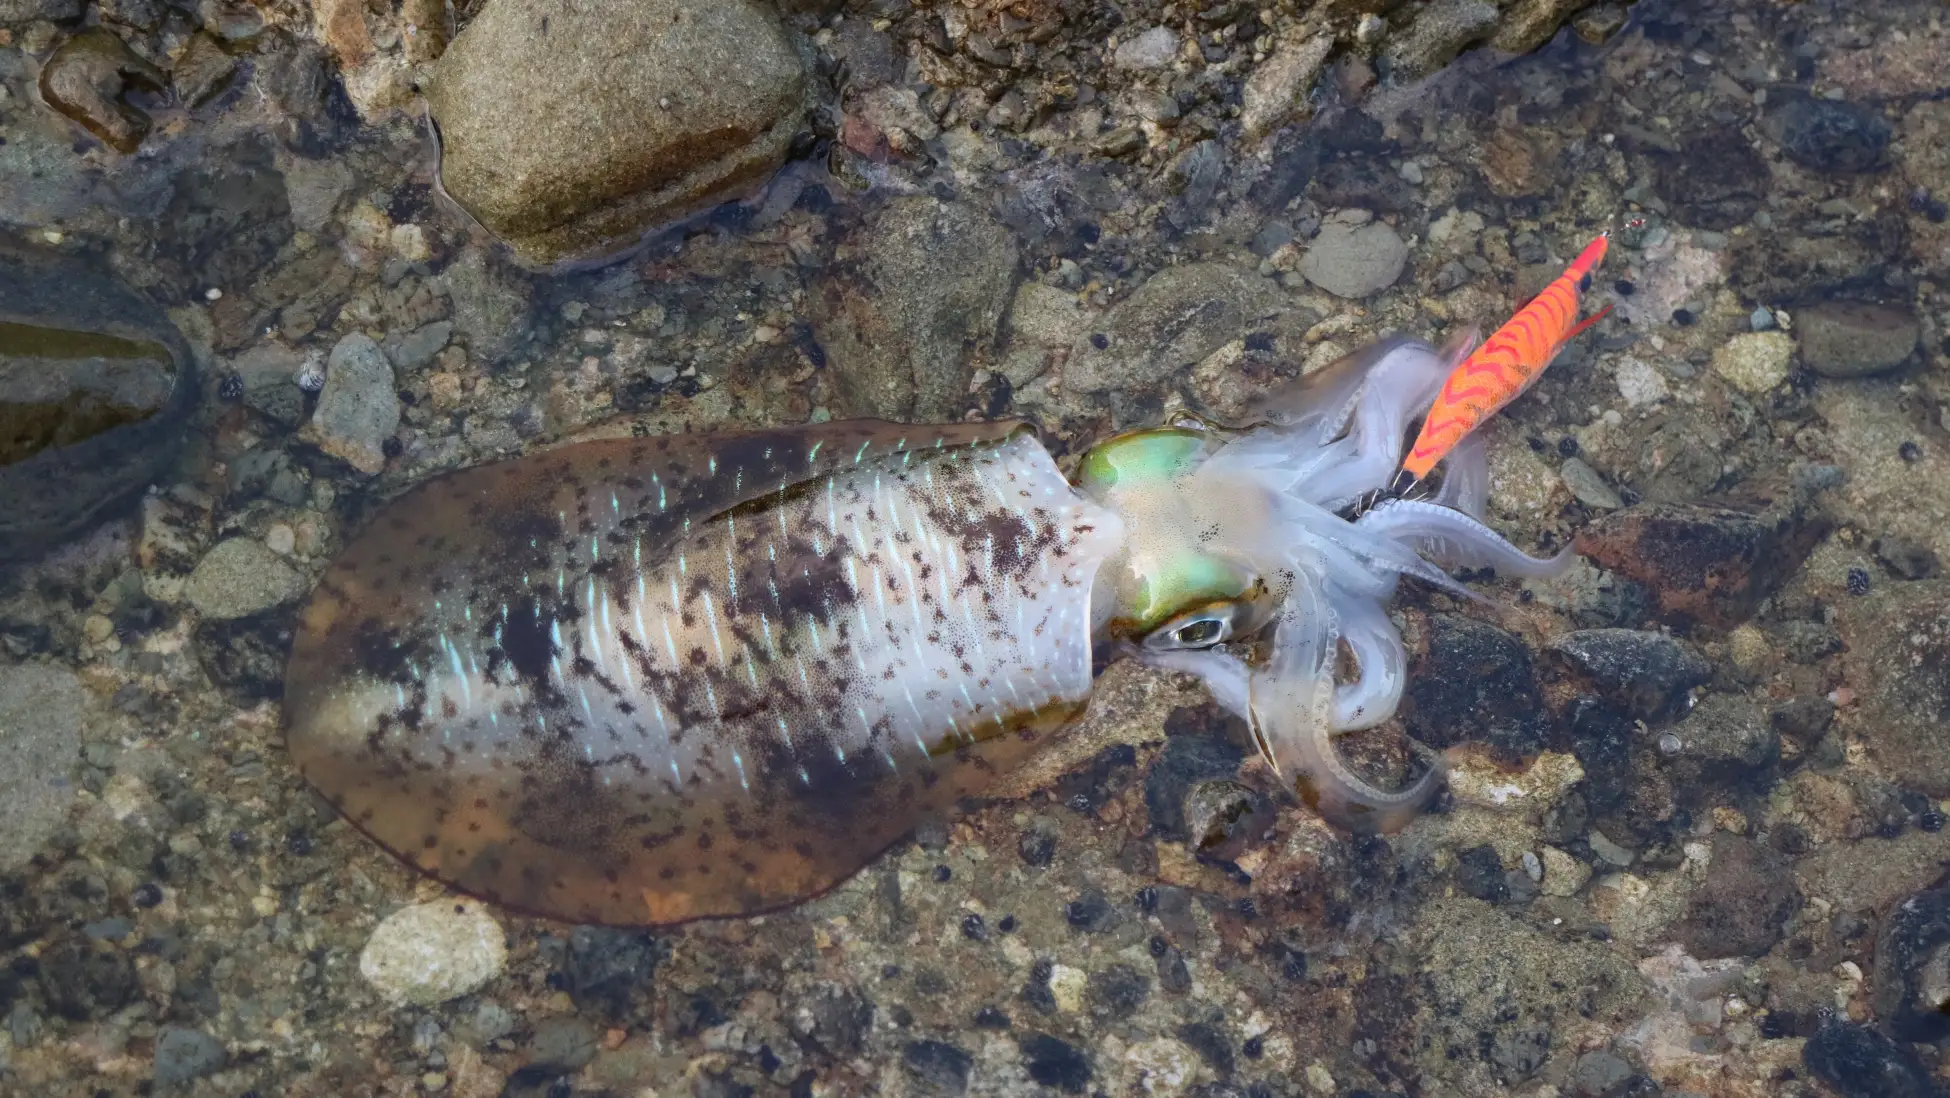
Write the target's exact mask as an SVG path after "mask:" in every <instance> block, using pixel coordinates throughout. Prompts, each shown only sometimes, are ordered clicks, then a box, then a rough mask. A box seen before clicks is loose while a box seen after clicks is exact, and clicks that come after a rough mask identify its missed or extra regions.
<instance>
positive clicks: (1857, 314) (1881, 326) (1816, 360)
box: [1794, 301, 1923, 378]
mask: <svg viewBox="0 0 1950 1098" xmlns="http://www.w3.org/2000/svg"><path fill="white" fill-rule="evenodd" d="M1922 335H1923V327H1922V324H1921V322H1920V321H1919V320H1918V319H1917V316H1916V313H1915V312H1914V311H1913V310H1911V309H1910V308H1909V307H1908V306H1907V305H1880V304H1876V303H1873V302H1866V301H1822V302H1817V303H1815V304H1813V305H1807V306H1803V307H1802V308H1799V309H1796V310H1795V311H1794V339H1795V342H1796V344H1797V345H1798V346H1799V347H1800V349H1801V361H1802V362H1804V363H1806V364H1807V366H1808V368H1809V369H1811V370H1813V371H1814V372H1815V373H1818V374H1821V375H1822V376H1824V377H1836V378H1852V377H1871V376H1874V375H1876V374H1881V373H1887V372H1888V371H1890V370H1894V369H1896V368H1897V367H1899V366H1902V365H1904V364H1905V363H1907V362H1909V361H1910V360H1911V359H1912V358H1913V357H1914V356H1915V354H1916V348H1917V344H1918V342H1919V341H1920V340H1921V339H1922Z"/></svg>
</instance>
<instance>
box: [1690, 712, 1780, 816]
mask: <svg viewBox="0 0 1950 1098" xmlns="http://www.w3.org/2000/svg"><path fill="white" fill-rule="evenodd" d="M1672 731H1673V733H1674V734H1675V735H1677V736H1678V737H1679V742H1680V749H1679V754H1678V755H1677V756H1675V757H1674V760H1673V772H1674V778H1675V780H1676V781H1678V782H1679V783H1680V785H1681V786H1682V787H1684V788H1685V790H1686V791H1687V792H1689V793H1692V794H1696V795H1699V796H1701V797H1712V796H1715V795H1717V794H1719V793H1721V792H1724V791H1725V790H1728V789H1733V788H1747V789H1752V790H1755V791H1760V790H1764V789H1766V788H1767V787H1769V786H1770V785H1772V784H1773V779H1774V766H1775V764H1776V763H1778V762H1780V760H1781V738H1780V735H1779V734H1778V733H1776V732H1775V731H1774V726H1773V723H1772V722H1771V721H1770V720H1769V719H1768V717H1767V715H1766V714H1765V713H1764V712H1763V711H1762V710H1761V708H1760V706H1759V704H1757V703H1756V702H1755V701H1753V699H1751V698H1748V697H1745V696H1741V695H1730V694H1714V695H1712V696H1710V697H1707V698H1706V699H1705V700H1703V701H1701V702H1700V703H1699V705H1697V706H1695V707H1694V709H1693V711H1692V712H1691V713H1689V714H1687V715H1686V719H1684V720H1682V721H1680V722H1679V723H1678V724H1676V725H1674V726H1673V728H1672Z"/></svg>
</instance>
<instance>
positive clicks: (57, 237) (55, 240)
mask: <svg viewBox="0 0 1950 1098" xmlns="http://www.w3.org/2000/svg"><path fill="white" fill-rule="evenodd" d="M41 239H42V240H45V241H47V242H48V243H49V244H59V243H61V242H62V241H63V240H66V239H67V237H66V236H65V235H63V233H62V232H61V230H59V229H48V230H46V231H44V232H42V233H41Z"/></svg>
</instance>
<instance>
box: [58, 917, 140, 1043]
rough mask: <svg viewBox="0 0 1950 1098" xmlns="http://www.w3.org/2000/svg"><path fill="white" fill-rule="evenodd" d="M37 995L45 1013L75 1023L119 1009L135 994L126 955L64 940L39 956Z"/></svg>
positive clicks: (87, 942) (79, 940) (109, 948)
mask: <svg viewBox="0 0 1950 1098" xmlns="http://www.w3.org/2000/svg"><path fill="white" fill-rule="evenodd" d="M39 978H40V985H41V995H42V996H43V997H44V998H45V999H46V1000H47V1005H48V1007H49V1009H51V1010H53V1011H54V1012H55V1013H56V1014H59V1015H61V1016H62V1017H64V1018H67V1019H70V1020H72V1021H76V1022H86V1021H92V1020H94V1019H97V1018H104V1017H107V1016H108V1015H110V1014H113V1013H115V1012H116V1011H118V1010H120V1009H122V1007H124V1006H125V1005H127V1004H128V1002H129V1000H130V999H133V998H134V997H135V994H136V991H137V990H138V986H137V982H136V974H135V965H134V964H132V963H131V962H130V961H129V958H128V955H127V954H125V953H123V952H122V951H121V950H119V949H116V948H115V947H113V946H110V945H104V944H102V943H99V942H95V941H91V940H89V939H87V938H81V937H77V938H67V939H63V940H62V941H60V942H59V943H57V944H55V945H54V946H52V947H51V948H49V949H47V950H46V951H44V952H43V953H42V954H41V958H40V972H39Z"/></svg>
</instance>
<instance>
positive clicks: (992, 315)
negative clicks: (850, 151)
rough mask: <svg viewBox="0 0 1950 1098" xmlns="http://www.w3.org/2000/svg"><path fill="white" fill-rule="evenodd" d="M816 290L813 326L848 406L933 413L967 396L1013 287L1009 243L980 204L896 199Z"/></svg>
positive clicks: (864, 412)
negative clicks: (976, 362)
mask: <svg viewBox="0 0 1950 1098" xmlns="http://www.w3.org/2000/svg"><path fill="white" fill-rule="evenodd" d="M858 241H859V242H858V244H857V246H856V251H857V254H856V255H855V256H854V257H853V260H852V262H851V263H845V262H844V261H843V264H842V266H841V268H840V270H839V271H838V272H836V273H835V274H834V276H832V278H831V279H830V280H829V281H828V282H827V284H826V285H825V286H823V287H822V288H821V290H822V292H821V295H820V298H819V312H818V314H817V316H816V317H815V331H816V332H817V334H818V337H819V339H820V340H821V342H822V343H823V344H824V346H825V353H826V355H827V357H828V361H829V363H830V364H831V368H832V369H833V370H834V372H835V373H836V374H837V375H838V377H839V378H840V379H841V380H840V383H839V387H840V398H841V405H842V407H843V408H844V409H845V411H846V412H847V413H848V414H850V415H855V416H868V417H873V418H879V419H892V420H919V421H924V422H925V421H941V420H952V419H957V418H959V417H960V412H961V411H962V409H963V408H964V407H966V405H967V402H968V399H969V397H968V382H969V378H970V376H971V374H972V372H973V370H974V360H975V356H976V355H978V354H985V353H990V352H992V350H993V347H994V344H995V342H996V337H997V334H998V326H999V325H1000V323H1001V320H1002V314H1003V310H1005V309H1007V308H1008V306H1009V300H1010V297H1011V295H1012V292H1013V291H1014V289H1015V285H1016V278H1017V270H1016V267H1017V245H1016V241H1015V240H1014V238H1013V237H1012V236H1011V235H1010V234H1009V232H1008V230H1007V229H1005V228H1003V226H1002V225H1001V224H999V223H998V222H997V221H996V220H995V219H994V218H993V217H992V216H990V215H989V214H988V213H987V212H986V211H984V210H981V209H979V208H976V207H973V206H968V205H962V204H942V203H937V202H933V201H930V200H927V199H914V198H909V199H902V200H898V201H895V202H893V203H891V204H890V205H888V206H887V207H886V208H885V209H884V210H881V211H878V212H877V213H876V214H875V215H874V216H873V217H871V218H869V219H868V220H867V222H866V223H865V224H864V225H862V226H861V227H860V229H859V234H858Z"/></svg>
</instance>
